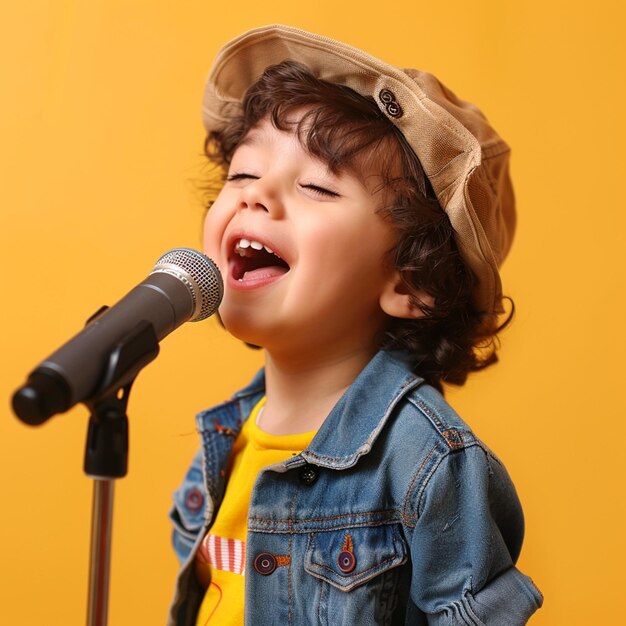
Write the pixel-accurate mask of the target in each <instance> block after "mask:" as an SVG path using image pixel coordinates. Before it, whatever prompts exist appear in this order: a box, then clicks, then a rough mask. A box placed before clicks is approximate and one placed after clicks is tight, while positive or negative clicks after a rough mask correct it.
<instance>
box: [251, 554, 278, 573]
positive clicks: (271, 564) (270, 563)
mask: <svg viewBox="0 0 626 626" xmlns="http://www.w3.org/2000/svg"><path fill="white" fill-rule="evenodd" d="M254 569H255V571H256V572H257V574H261V576H269V575H270V574H271V573H272V572H273V571H274V570H275V569H276V557H275V556H274V555H273V554H270V553H269V552H261V554H259V555H258V556H257V557H256V559H254Z"/></svg>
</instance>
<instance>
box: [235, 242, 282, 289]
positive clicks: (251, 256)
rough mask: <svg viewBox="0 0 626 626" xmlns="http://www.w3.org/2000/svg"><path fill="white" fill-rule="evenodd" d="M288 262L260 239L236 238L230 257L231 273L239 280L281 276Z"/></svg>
mask: <svg viewBox="0 0 626 626" xmlns="http://www.w3.org/2000/svg"><path fill="white" fill-rule="evenodd" d="M288 271H289V265H288V263H287V262H286V261H285V260H283V259H282V258H281V257H279V256H278V255H277V254H276V253H275V252H274V251H273V250H272V249H271V248H269V247H268V246H266V245H264V244H262V243H261V242H260V241H254V240H250V239H238V240H237V241H235V246H234V248H233V255H232V257H231V275H232V277H233V278H234V279H235V280H237V281H240V282H245V281H249V280H262V279H269V278H276V277H278V276H282V275H283V274H286V273H287V272H288Z"/></svg>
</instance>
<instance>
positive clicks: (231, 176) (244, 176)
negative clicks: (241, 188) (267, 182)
mask: <svg viewBox="0 0 626 626" xmlns="http://www.w3.org/2000/svg"><path fill="white" fill-rule="evenodd" d="M258 179H259V177H258V176H254V175H252V174H246V173H245V172H238V173H236V174H229V175H228V176H227V177H226V181H227V182H229V183H230V182H233V181H237V180H258Z"/></svg>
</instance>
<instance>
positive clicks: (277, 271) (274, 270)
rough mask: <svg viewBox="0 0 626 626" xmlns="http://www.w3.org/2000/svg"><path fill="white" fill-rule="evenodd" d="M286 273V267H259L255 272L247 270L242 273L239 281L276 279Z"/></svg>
mask: <svg viewBox="0 0 626 626" xmlns="http://www.w3.org/2000/svg"><path fill="white" fill-rule="evenodd" d="M286 273H287V268H286V267H279V266H278V265H267V266H265V267H259V268H257V269H255V270H249V271H247V272H244V274H243V276H242V277H241V279H240V280H242V281H248V280H262V279H266V278H276V277H278V276H282V275H283V274H286Z"/></svg>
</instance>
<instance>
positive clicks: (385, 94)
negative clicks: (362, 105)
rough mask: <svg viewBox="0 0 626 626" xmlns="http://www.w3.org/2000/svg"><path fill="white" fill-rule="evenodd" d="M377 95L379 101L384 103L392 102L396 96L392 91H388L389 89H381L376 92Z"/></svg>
mask: <svg viewBox="0 0 626 626" xmlns="http://www.w3.org/2000/svg"><path fill="white" fill-rule="evenodd" d="M378 97H379V98H380V100H381V102H384V103H385V104H388V103H389V102H393V101H394V100H395V99H396V97H395V96H394V95H393V92H392V91H389V89H383V90H382V91H381V92H380V93H379V94H378Z"/></svg>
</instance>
